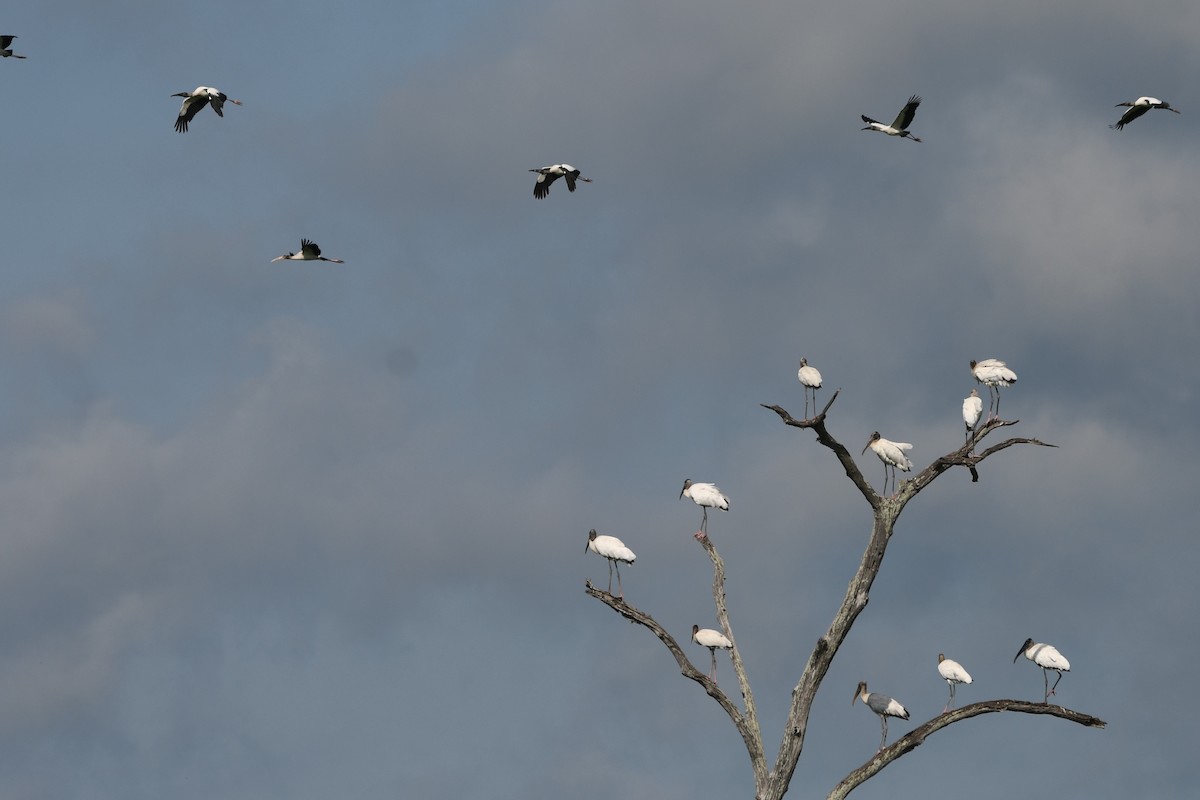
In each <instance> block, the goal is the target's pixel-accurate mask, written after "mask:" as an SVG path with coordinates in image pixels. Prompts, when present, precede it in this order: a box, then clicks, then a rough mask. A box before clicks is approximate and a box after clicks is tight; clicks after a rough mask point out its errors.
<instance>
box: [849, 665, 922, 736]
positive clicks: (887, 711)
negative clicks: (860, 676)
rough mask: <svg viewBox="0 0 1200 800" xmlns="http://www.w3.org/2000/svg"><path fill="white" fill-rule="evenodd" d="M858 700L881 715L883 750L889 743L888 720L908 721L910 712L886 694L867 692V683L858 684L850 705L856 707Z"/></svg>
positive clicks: (880, 725) (860, 682)
mask: <svg viewBox="0 0 1200 800" xmlns="http://www.w3.org/2000/svg"><path fill="white" fill-rule="evenodd" d="M856 700H862V701H863V702H864V703H866V704H867V708H869V709H871V710H872V711H874V712H875V713H876V714H878V715H879V727H880V729H881V731H882V733H883V735H882V736H881V737H880V738H879V749H880V750H882V749H883V745H884V743H885V742H887V718H888V717H899V718H900V719H908V710H907V709H905V708H904V706H902V705H900V703H899V702H898V701H896V700H894V699H892V698H891V697H888V696H887V695H886V694H879V693H878V692H867V682H866V681H859V682H858V688H857V689H855V690H854V699H853V700H851V701H850V705H854V703H855V701H856ZM876 752H878V751H876Z"/></svg>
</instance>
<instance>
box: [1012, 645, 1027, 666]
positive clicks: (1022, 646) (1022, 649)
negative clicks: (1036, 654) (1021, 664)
mask: <svg viewBox="0 0 1200 800" xmlns="http://www.w3.org/2000/svg"><path fill="white" fill-rule="evenodd" d="M1024 652H1025V645H1021V649H1020V650H1018V651H1017V654H1016V655H1015V656H1013V663H1014V664H1015V663H1017V659H1018V658H1020V657H1021V655H1022V654H1023V653H1024Z"/></svg>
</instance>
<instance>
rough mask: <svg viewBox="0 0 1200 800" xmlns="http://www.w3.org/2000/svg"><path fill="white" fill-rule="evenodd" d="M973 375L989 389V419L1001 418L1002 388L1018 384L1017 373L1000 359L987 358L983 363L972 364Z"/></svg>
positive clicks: (973, 362)
mask: <svg viewBox="0 0 1200 800" xmlns="http://www.w3.org/2000/svg"><path fill="white" fill-rule="evenodd" d="M971 374H972V375H974V376H975V380H977V381H979V382H980V383H982V384H983V385H984V386H986V387H988V419H992V418H993V417H999V416H1000V388H1001V387H1002V386H1012V385H1013V384H1014V383H1016V382H1017V373H1015V372H1013V371H1012V370H1011V369H1009V368H1008V365H1007V364H1005V363H1004V362H1003V361H1001V360H1000V359H998V358H985V359H984V360H983V361H972V362H971Z"/></svg>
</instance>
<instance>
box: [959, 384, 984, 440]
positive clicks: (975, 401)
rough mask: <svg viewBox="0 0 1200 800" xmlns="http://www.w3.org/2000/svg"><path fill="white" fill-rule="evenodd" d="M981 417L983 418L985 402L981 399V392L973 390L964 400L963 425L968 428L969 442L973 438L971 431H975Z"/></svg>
mask: <svg viewBox="0 0 1200 800" xmlns="http://www.w3.org/2000/svg"><path fill="white" fill-rule="evenodd" d="M981 416H983V400H981V399H980V398H979V390H978V389H972V390H971V394H970V395H969V396H967V397H965V398H963V424H965V425H966V426H967V434H966V436H967V439H968V441H969V440H970V438H971V431H973V430H975V425H976V424H977V423H978V422H979V418H980V417H981Z"/></svg>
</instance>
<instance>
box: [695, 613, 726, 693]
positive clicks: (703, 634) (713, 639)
mask: <svg viewBox="0 0 1200 800" xmlns="http://www.w3.org/2000/svg"><path fill="white" fill-rule="evenodd" d="M692 641H693V642H695V643H696V644H698V645H700V646H701V647H707V648H708V652H709V655H711V656H712V667H711V668H709V671H708V677H709V679H710V680H714V681H715V680H716V679H717V650H718V649H721V650H729V649H730V648H732V647H733V642H731V641H729V637H727V636H726V635H725V634H723V633H721V632H720V631H714V630H713V629H712V628H701V627H700V626H699V625H693V626H692Z"/></svg>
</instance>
